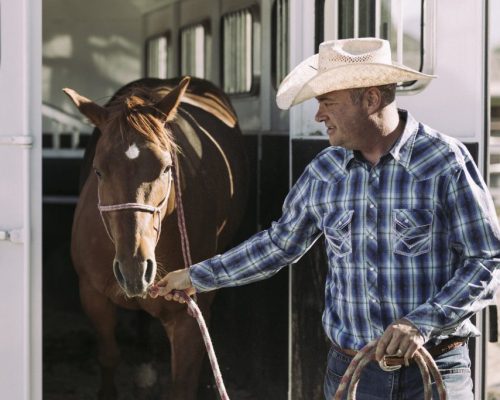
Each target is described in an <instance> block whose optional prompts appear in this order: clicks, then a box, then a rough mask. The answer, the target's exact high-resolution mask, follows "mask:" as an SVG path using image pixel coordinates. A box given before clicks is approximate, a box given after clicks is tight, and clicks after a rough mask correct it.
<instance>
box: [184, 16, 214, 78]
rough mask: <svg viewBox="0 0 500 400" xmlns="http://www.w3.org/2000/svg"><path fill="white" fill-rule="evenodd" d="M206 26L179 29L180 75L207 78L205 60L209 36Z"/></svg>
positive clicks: (198, 25) (206, 62)
mask: <svg viewBox="0 0 500 400" xmlns="http://www.w3.org/2000/svg"><path fill="white" fill-rule="evenodd" d="M207 30H208V29H207V24H196V25H192V26H188V27H186V28H183V29H181V57H180V60H181V67H180V70H181V74H182V75H191V76H196V77H198V78H209V77H210V73H209V71H208V66H209V65H210V62H209V60H207V53H208V52H207V48H208V47H209V46H208V45H209V36H208V34H207Z"/></svg>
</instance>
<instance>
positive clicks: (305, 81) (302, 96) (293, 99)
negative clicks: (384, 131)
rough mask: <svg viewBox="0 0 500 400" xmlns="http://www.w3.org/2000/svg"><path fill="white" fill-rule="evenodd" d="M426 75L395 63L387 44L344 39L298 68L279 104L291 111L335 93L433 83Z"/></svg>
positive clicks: (284, 84) (284, 87)
mask: <svg viewBox="0 0 500 400" xmlns="http://www.w3.org/2000/svg"><path fill="white" fill-rule="evenodd" d="M434 77H435V76H433V75H427V74H423V73H421V72H418V71H415V70H413V69H411V68H408V67H405V66H404V65H400V64H397V63H394V62H393V61H392V59H391V46H390V44H389V42H388V41H387V40H383V39H376V38H360V39H343V40H330V41H327V42H323V43H321V44H320V46H319V53H318V54H315V55H313V56H311V57H309V58H307V59H306V60H305V61H302V62H301V63H300V64H299V65H297V66H296V67H295V68H294V69H293V71H292V72H290V73H289V74H288V76H287V77H286V78H285V79H284V80H283V82H282V83H281V85H280V87H279V89H278V94H277V95H276V103H277V104H278V107H279V108H281V109H283V110H287V109H288V108H290V107H291V106H293V105H295V104H299V103H302V102H303V101H305V100H308V99H311V98H313V97H316V96H319V95H321V94H324V93H328V92H331V91H333V90H342V89H353V88H361V87H371V86H380V85H386V84H389V83H398V82H407V81H415V80H422V79H424V80H429V79H431V78H434Z"/></svg>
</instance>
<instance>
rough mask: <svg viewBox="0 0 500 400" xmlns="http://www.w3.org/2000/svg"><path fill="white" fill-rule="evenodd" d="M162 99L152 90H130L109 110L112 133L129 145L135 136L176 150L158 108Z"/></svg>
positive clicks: (135, 88) (168, 149) (116, 99)
mask: <svg viewBox="0 0 500 400" xmlns="http://www.w3.org/2000/svg"><path fill="white" fill-rule="evenodd" d="M160 99H161V97H159V96H158V95H157V94H156V93H155V92H154V91H152V90H151V89H148V88H143V87H139V86H132V87H130V88H129V90H128V91H126V92H125V93H123V94H121V95H119V96H116V97H115V98H114V99H113V100H112V101H111V102H110V103H109V104H108V106H107V107H106V108H107V110H108V112H109V120H108V125H107V127H108V128H109V131H110V132H116V133H119V134H120V135H121V137H122V140H124V141H125V142H127V143H131V142H133V139H134V135H140V136H142V137H143V138H144V139H146V140H148V141H150V142H153V143H155V144H156V145H158V146H160V147H161V148H163V149H164V150H167V151H174V150H175V144H174V141H173V139H172V135H171V133H170V130H169V129H165V126H164V124H165V121H166V115H165V114H164V113H163V112H162V111H160V110H159V109H157V108H156V107H155V104H156V103H157V102H158V101H159V100H160Z"/></svg>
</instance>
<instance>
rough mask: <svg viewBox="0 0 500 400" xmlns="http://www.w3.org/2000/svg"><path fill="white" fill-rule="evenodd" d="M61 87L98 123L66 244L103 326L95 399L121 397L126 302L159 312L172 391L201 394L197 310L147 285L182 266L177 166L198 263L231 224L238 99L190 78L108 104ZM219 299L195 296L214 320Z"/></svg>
mask: <svg viewBox="0 0 500 400" xmlns="http://www.w3.org/2000/svg"><path fill="white" fill-rule="evenodd" d="M188 85H189V89H188ZM65 93H66V94H67V95H68V96H69V97H70V98H71V100H72V101H73V102H74V103H75V105H76V106H77V107H78V109H79V110H80V112H81V113H83V114H84V115H85V116H87V117H88V118H89V119H90V121H91V122H92V123H93V124H94V125H95V126H96V130H95V131H94V134H93V139H92V140H91V144H90V145H89V148H88V149H87V152H86V160H87V161H89V162H93V164H92V165H93V169H94V171H95V173H92V174H88V177H86V180H85V183H84V185H83V187H82V190H81V193H80V198H79V201H78V205H77V208H76V211H75V216H74V221H73V232H72V240H71V255H72V260H73V264H74V267H75V269H76V272H77V274H78V277H79V287H80V298H81V302H82V305H83V308H84V311H85V313H86V314H87V315H88V316H89V318H90V319H91V321H92V323H93V325H94V327H95V329H96V331H97V337H98V355H99V363H100V365H101V373H102V380H101V388H100V390H99V398H100V399H115V398H116V397H117V393H116V387H115V384H114V379H113V376H114V370H115V367H116V366H117V363H118V360H119V349H118V346H117V343H116V340H115V332H114V330H115V322H116V317H115V307H116V306H120V307H125V308H128V309H143V310H145V311H146V312H148V313H149V314H151V315H152V316H154V317H156V318H158V319H159V320H160V321H161V323H162V325H163V327H164V329H165V331H166V334H167V336H168V338H169V340H170V344H171V366H172V388H171V391H170V397H168V398H171V399H176V400H181V399H186V400H191V399H195V397H196V392H197V385H198V378H199V372H200V368H201V364H202V359H203V357H204V347H203V342H202V339H201V335H200V333H199V331H198V327H197V325H196V321H195V320H194V319H193V318H192V317H190V316H189V315H188V314H187V312H186V307H185V306H183V305H179V304H177V303H174V302H167V301H165V300H163V299H152V298H151V297H149V296H148V295H147V294H148V288H149V287H150V286H151V285H152V284H153V283H154V282H155V281H157V280H158V279H159V278H160V277H161V276H164V274H166V273H167V272H169V271H171V270H174V269H179V268H182V267H183V266H184V262H183V256H182V251H181V238H180V232H179V228H178V223H177V209H176V208H177V207H176V201H175V197H176V196H178V194H177V193H176V190H175V187H174V185H173V184H172V181H173V174H174V173H175V169H178V173H179V174H180V180H179V181H180V186H181V188H182V190H181V193H182V199H183V205H184V207H183V208H184V212H185V220H186V226H187V233H188V237H189V242H190V247H191V257H192V260H193V262H197V261H201V260H203V259H206V258H208V257H211V256H213V255H214V254H216V253H217V252H220V251H222V250H223V249H224V248H225V247H226V246H227V245H228V244H229V242H230V241H231V239H232V237H233V235H234V233H235V230H236V228H237V226H238V224H239V222H240V219H241V216H242V214H243V212H244V207H245V200H246V164H245V160H246V159H245V155H244V148H243V141H242V135H241V132H240V130H239V127H238V123H237V119H236V115H235V113H234V110H233V108H232V107H231V105H230V103H229V100H228V99H227V97H226V96H225V94H224V93H222V92H221V91H220V90H219V89H217V88H216V87H215V86H214V85H212V84H210V83H209V82H207V81H205V80H201V79H194V78H193V79H191V81H190V79H189V78H184V79H183V80H182V81H180V80H179V79H170V80H159V79H142V80H139V81H136V82H133V83H132V84H129V85H127V86H125V87H124V88H122V89H120V91H118V93H117V94H116V95H115V96H114V98H113V99H112V100H111V101H110V102H109V103H108V105H106V106H105V107H102V106H99V105H97V104H96V103H94V102H92V101H90V100H89V99H87V98H85V97H83V96H81V95H79V94H78V93H76V92H75V91H74V90H71V89H65ZM175 160H178V163H177V164H175V162H176V161H175ZM87 170H90V168H87ZM212 299H213V294H210V293H209V294H200V295H199V296H198V304H199V306H200V309H201V310H202V312H203V313H204V315H205V318H207V320H208V319H209V316H210V304H211V302H212Z"/></svg>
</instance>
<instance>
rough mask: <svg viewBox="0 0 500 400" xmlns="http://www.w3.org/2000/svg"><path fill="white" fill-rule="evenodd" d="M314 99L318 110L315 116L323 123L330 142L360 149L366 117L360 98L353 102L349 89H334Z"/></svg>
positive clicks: (347, 147) (351, 148)
mask: <svg viewBox="0 0 500 400" xmlns="http://www.w3.org/2000/svg"><path fill="white" fill-rule="evenodd" d="M316 99H317V100H318V112H317V113H316V117H315V118H316V121H318V122H323V123H324V124H325V126H326V128H327V133H328V139H329V141H330V144H331V145H332V146H341V147H344V148H346V149H349V150H360V149H361V148H362V147H363V144H364V142H365V140H363V136H365V135H364V134H365V129H364V127H366V118H367V114H366V111H364V108H363V106H362V105H363V100H362V98H361V99H360V100H359V102H358V103H359V104H355V103H353V101H352V98H351V93H350V90H336V91H333V92H329V93H325V94H323V95H321V96H318V97H316ZM365 139H366V136H365Z"/></svg>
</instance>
